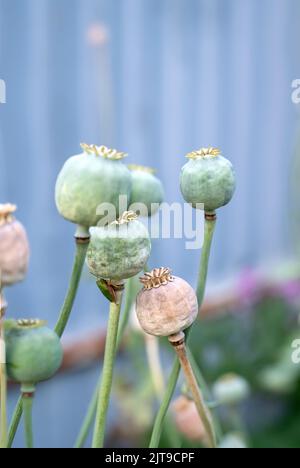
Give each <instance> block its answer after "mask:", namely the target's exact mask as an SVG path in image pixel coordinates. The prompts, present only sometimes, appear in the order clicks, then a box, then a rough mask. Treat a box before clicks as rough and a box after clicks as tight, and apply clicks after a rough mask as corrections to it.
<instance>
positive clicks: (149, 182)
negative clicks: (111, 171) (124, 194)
mask: <svg viewBox="0 0 300 468" xmlns="http://www.w3.org/2000/svg"><path fill="white" fill-rule="evenodd" d="M128 167H129V169H130V170H131V174H132V190H131V198H130V205H131V208H132V209H133V205H136V206H138V207H139V210H138V211H139V214H140V216H144V217H148V216H153V215H155V214H156V213H157V212H158V210H159V207H160V205H161V204H162V202H163V201H164V198H165V193H164V188H163V185H162V183H161V181H160V180H159V179H158V178H157V177H156V176H155V170H154V169H151V168H148V167H144V166H137V165H131V166H128ZM139 205H141V206H139ZM133 211H136V210H134V209H133Z"/></svg>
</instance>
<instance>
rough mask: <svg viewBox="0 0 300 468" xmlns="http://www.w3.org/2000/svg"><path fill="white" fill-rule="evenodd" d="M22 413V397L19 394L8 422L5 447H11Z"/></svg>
mask: <svg viewBox="0 0 300 468" xmlns="http://www.w3.org/2000/svg"><path fill="white" fill-rule="evenodd" d="M22 413H23V397H22V396H20V398H19V400H18V403H17V404H16V407H15V411H14V414H13V417H12V420H11V423H10V428H9V431H8V441H7V448H9V449H10V448H12V445H13V443H14V439H15V436H16V432H17V429H18V427H19V424H20V421H21V418H22Z"/></svg>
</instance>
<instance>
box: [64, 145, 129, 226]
mask: <svg viewBox="0 0 300 468" xmlns="http://www.w3.org/2000/svg"><path fill="white" fill-rule="evenodd" d="M82 148H83V149H84V153H83V154H79V155H77V156H73V157H71V158H70V159H68V160H67V162H66V163H65V165H64V166H63V168H62V170H61V172H60V174H59V176H58V179H57V183H56V189H55V199H56V205H57V209H58V211H59V213H60V214H61V215H62V216H63V217H64V218H65V219H67V220H69V221H71V222H73V223H75V224H78V225H81V226H85V227H87V228H88V227H90V226H96V225H97V223H98V222H99V220H100V218H101V216H100V215H99V214H97V209H98V208H99V206H100V205H101V204H103V203H110V204H112V205H113V206H114V207H115V208H116V212H117V215H119V212H118V210H119V197H120V196H124V197H127V200H128V202H129V200H130V193H131V183H132V182H131V173H130V171H129V169H128V168H127V167H126V166H125V164H123V163H122V158H124V157H125V156H126V155H125V154H124V153H118V152H116V151H115V150H109V149H108V148H106V147H96V146H92V147H91V146H88V145H82Z"/></svg>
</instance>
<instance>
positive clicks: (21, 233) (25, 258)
mask: <svg viewBox="0 0 300 468" xmlns="http://www.w3.org/2000/svg"><path fill="white" fill-rule="evenodd" d="M16 209H17V207H16V206H15V205H10V204H6V205H0V286H1V287H5V286H11V285H13V284H15V283H19V282H20V281H23V280H24V278H25V276H26V273H27V270H28V263H29V244H28V239H27V234H26V231H25V229H24V227H23V226H22V224H21V223H20V222H19V221H17V220H16V219H15V218H14V216H13V214H14V212H15V211H16Z"/></svg>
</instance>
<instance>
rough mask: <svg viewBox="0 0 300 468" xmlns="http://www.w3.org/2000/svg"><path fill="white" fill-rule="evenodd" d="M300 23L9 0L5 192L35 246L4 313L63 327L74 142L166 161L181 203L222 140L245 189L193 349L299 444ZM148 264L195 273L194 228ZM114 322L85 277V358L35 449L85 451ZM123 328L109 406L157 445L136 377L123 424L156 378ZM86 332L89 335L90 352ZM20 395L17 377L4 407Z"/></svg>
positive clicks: (266, 438) (291, 11)
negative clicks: (188, 246) (189, 246)
mask: <svg viewBox="0 0 300 468" xmlns="http://www.w3.org/2000/svg"><path fill="white" fill-rule="evenodd" d="M299 26H300V3H299V1H297V0H265V1H263V2H262V1H260V0H244V1H243V2H241V1H240V0H226V1H224V0H25V1H24V0H14V1H11V0H0V79H3V80H5V82H6V86H7V96H6V99H7V103H6V104H5V105H0V200H1V202H12V203H16V204H17V205H18V217H19V219H20V220H21V221H22V222H23V223H24V225H25V226H26V228H27V230H28V234H29V238H30V243H31V251H32V252H31V265H30V272H29V275H28V278H27V280H26V282H25V283H23V284H21V285H20V286H17V287H15V288H13V289H11V290H10V291H8V292H7V297H8V301H9V310H8V314H9V315H10V316H14V317H31V316H34V317H35V316H40V317H41V318H46V319H47V320H48V321H49V324H50V325H51V326H53V325H54V324H55V321H56V318H57V315H58V311H59V308H60V305H61V303H62V301H63V298H64V294H65V290H66V287H67V283H68V278H69V274H70V270H71V266H72V257H73V250H74V242H73V234H74V226H72V225H70V224H69V223H67V222H65V221H64V220H63V219H62V218H60V217H59V215H58V213H57V211H56V208H55V203H54V185H55V180H56V177H57V174H58V172H59V170H60V168H61V166H62V164H63V163H64V161H65V160H66V159H67V157H69V156H71V155H72V154H76V153H78V152H79V151H80V147H79V144H80V142H87V143H97V144H105V145H107V146H112V147H116V148H118V149H119V150H122V151H126V152H128V153H129V156H130V159H129V162H131V163H138V164H145V165H148V166H149V165H150V166H153V167H155V168H157V170H158V175H159V176H160V177H161V179H162V180H163V182H164V185H165V189H166V200H167V201H168V202H171V203H172V202H174V201H177V202H182V197H181V194H180V190H179V172H180V168H181V167H182V165H183V164H184V163H185V158H184V156H185V155H186V154H187V153H188V152H190V151H192V150H195V149H197V148H199V147H202V146H209V145H213V146H217V147H220V148H221V149H222V151H223V154H224V156H226V157H227V158H229V159H230V160H231V161H232V163H233V164H234V166H235V169H236V173H237V180H238V188H237V192H236V195H235V198H234V201H233V202H232V203H231V204H230V205H229V206H228V207H226V208H225V209H222V210H221V211H220V213H219V222H218V227H217V232H216V237H215V241H214V246H213V253H212V259H211V268H210V275H209V284H208V294H207V301H206V304H205V306H204V310H203V321H202V323H199V330H198V333H195V335H194V338H193V348H194V351H195V354H196V357H197V360H198V361H199V362H200V363H201V365H202V368H203V371H204V373H205V374H206V377H207V379H208V381H209V383H211V384H213V383H214V382H215V380H216V379H217V378H218V377H220V375H222V374H224V373H227V372H236V373H239V374H241V375H243V377H244V378H246V379H247V381H248V382H249V384H250V386H251V396H250V397H249V398H248V399H247V401H245V402H243V404H242V407H239V413H240V414H241V415H242V418H243V421H244V424H245V427H246V429H245V432H247V438H248V444H249V445H250V446H255V447H257V446H272V447H279V446H280V447H281V446H282V447H290V446H292V447H294V446H296V447H297V446H299V447H300V423H299V417H300V398H299V395H300V393H299V388H300V387H299V376H300V366H299V365H298V366H297V365H295V364H292V362H291V358H290V354H289V351H290V350H291V343H292V341H293V339H295V338H296V337H297V335H298V338H299V339H300V329H299V333H298V324H299V321H298V317H299V312H300V280H299V278H300V268H299V255H300V252H299V246H300V243H299V235H300V234H299V233H300V221H299V217H300V214H299V213H300V206H299V205H300V189H299V177H300V113H299V109H300V107H299V106H300V105H298V108H297V105H295V104H294V103H293V102H292V91H293V90H292V82H293V80H295V79H297V78H300V58H299V45H300V27H299ZM174 253H176V254H174ZM151 264H152V266H157V265H159V266H160V265H168V266H170V267H172V269H173V271H174V272H176V273H177V274H179V275H181V276H183V277H185V278H186V279H187V280H188V281H190V282H191V283H193V282H194V283H195V279H196V274H197V269H198V261H197V255H196V254H195V251H187V250H185V240H184V239H183V240H163V241H156V242H155V244H154V252H153V257H152V260H151ZM106 319H107V311H106V304H105V301H104V300H102V299H100V298H99V293H98V291H97V289H96V288H95V285H94V283H93V281H92V280H91V279H90V278H89V275H88V273H87V272H86V273H85V274H84V278H83V282H82V284H81V287H80V291H79V295H78V298H77V301H76V305H75V308H74V312H73V315H72V319H71V321H70V324H69V327H68V333H67V335H66V338H65V344H66V347H67V348H68V349H69V351H70V350H71V351H74V350H75V351H76V352H75V357H74V356H73V354H72V352H69V361H70V362H68V365H66V370H65V372H62V373H61V375H59V376H58V377H57V378H56V379H54V380H53V381H52V382H50V383H48V384H46V385H41V386H40V389H39V392H38V395H37V399H36V407H35V425H36V442H37V445H38V446H41V447H43V446H48V447H49V446H51V447H67V446H72V445H73V443H74V440H75V437H76V435H77V432H78V428H79V427H80V423H81V421H82V419H83V416H84V414H85V411H86V408H87V403H88V399H89V398H90V396H91V394H92V392H93V388H94V385H95V382H96V380H97V378H98V375H99V367H100V364H99V362H100V355H101V351H102V349H103V332H101V330H102V329H103V327H104V325H105V322H106ZM98 329H99V333H98V331H97V332H95V330H98ZM129 335H130V336H129V337H128V342H129V346H128V350H127V351H124V353H123V354H122V355H121V358H120V359H121V362H122V366H120V367H121V370H120V373H119V374H118V378H117V384H116V390H115V397H116V398H115V405H114V407H113V409H112V414H111V435H110V438H109V440H108V443H109V444H110V445H115V446H121V445H123V446H130V445H134V446H136V445H137V444H141V445H142V444H144V445H145V444H146V443H147V434H148V432H149V430H150V427H151V422H152V415H153V411H151V408H152V406H151V405H154V406H155V403H153V401H152V400H151V392H150V396H149V392H148V391H146V390H145V388H141V389H140V394H141V396H140V400H141V401H139V403H140V404H141V408H144V409H143V410H141V412H142V414H143V415H144V416H145V417H144V418H141V419H143V420H142V421H138V422H137V424H138V428H139V430H138V431H137V434H139V436H137V435H136V434H135V431H134V429H132V434H131V433H129V434H128V430H127V431H126V430H125V431H124V424H125V422H126V421H127V420H128V419H126V418H128V413H129V414H130V417H131V418H132V413H134V411H136V408H135V410H133V402H130V401H127V400H128V392H127V393H126V392H124V388H127V389H129V393H130V392H132V395H134V392H135V390H134V389H132V390H130V389H131V385H133V384H132V381H131V380H132V375H135V376H137V380H138V382H139V383H141V382H142V381H145V379H146V377H147V376H143V378H141V374H140V373H139V372H142V370H141V368H142V367H143V366H142V365H141V363H140V362H138V363H137V362H136V359H135V358H136V356H137V354H139V352H138V350H139V349H140V348H141V349H143V348H142V347H143V339H141V337H140V338H138V337H135V338H132V336H131V334H129ZM77 340H80V341H79V342H78V341H77ZM80 343H81V344H82V345H83V347H84V350H85V351H86V348H87V347H89V346H90V348H89V351H88V352H86V354H87V356H86V355H85V354H84V352H82V353H81V352H80ZM81 354H82V355H81ZM166 354H167V352H166ZM72 356H73V357H72ZM164 359H165V362H166V365H165V369H168V366H169V363H170V362H171V361H170V356H169V355H166V356H164ZM124 363H125V364H126V365H124ZM270 368H272V369H273V374H272V375H273V378H271V379H270V378H269V379H268V378H267V377H264V376H265V375H266V372H265V371H266V370H268V371H270ZM283 369H284V371H283ZM276 371H277V374H276ZM274 373H275V374H274ZM142 375H143V374H142ZM267 375H269V374H267ZM274 375H275V376H276V378H275V377H274ZM140 386H141V385H140ZM17 394H18V390H17V389H15V388H13V387H12V388H11V393H10V409H12V408H13V406H14V403H15V401H16V398H17ZM126 395H127V396H126ZM120 401H121V406H122V405H123V406H122V408H121V409H120V408H119V406H120V405H119V404H120ZM130 405H131V406H130ZM148 413H149V414H148ZM224 419H225V422H224V425H225V427H226V424H227V425H228V430H230V431H231V430H233V429H236V428H234V427H230V426H231V423H230V422H229V423H228V418H226V415H225V417H224ZM124 421H125V422H124ZM132 424H133V423H132ZM139 425H142V426H139ZM133 426H134V424H133ZM232 426H233V425H232ZM125 427H126V424H125ZM140 427H142V430H141V429H140ZM141 434H143V436H141ZM143 437H145V439H144V440H143V441H142V439H143ZM22 443H23V441H22V431H20V433H19V434H18V438H17V446H21V445H22ZM165 443H166V444H167V442H165ZM185 443H188V442H186V441H185Z"/></svg>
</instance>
